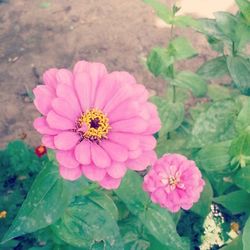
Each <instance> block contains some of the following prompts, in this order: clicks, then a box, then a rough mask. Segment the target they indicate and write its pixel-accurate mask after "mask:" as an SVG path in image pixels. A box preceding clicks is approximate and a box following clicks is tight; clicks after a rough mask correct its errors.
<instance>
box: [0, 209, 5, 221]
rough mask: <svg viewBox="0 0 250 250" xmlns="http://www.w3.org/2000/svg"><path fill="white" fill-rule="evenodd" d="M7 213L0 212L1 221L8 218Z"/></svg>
mask: <svg viewBox="0 0 250 250" xmlns="http://www.w3.org/2000/svg"><path fill="white" fill-rule="evenodd" d="M6 216H7V212H6V211H5V210H3V211H1V212H0V219H3V218H6Z"/></svg>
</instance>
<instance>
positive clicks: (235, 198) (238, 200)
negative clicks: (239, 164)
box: [213, 190, 250, 214]
mask: <svg viewBox="0 0 250 250" xmlns="http://www.w3.org/2000/svg"><path fill="white" fill-rule="evenodd" d="M213 201H214V202H215V203H218V204H220V205H222V206H223V207H225V208H226V209H228V210H229V211H230V212H231V213H232V214H239V213H244V212H248V213H249V212H250V194H249V193H247V192H245V191H244V190H239V191H234V192H231V193H229V194H226V195H222V196H219V197H216V198H213Z"/></svg>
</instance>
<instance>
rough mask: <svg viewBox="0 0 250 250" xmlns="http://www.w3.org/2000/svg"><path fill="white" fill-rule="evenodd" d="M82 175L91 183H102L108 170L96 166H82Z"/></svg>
mask: <svg viewBox="0 0 250 250" xmlns="http://www.w3.org/2000/svg"><path fill="white" fill-rule="evenodd" d="M81 170H82V173H83V174H84V175H85V176H86V177H87V178H88V179H90V180H91V181H101V180H102V179H103V178H104V176H105V175H106V170H105V169H103V168H98V167H96V166H94V165H81Z"/></svg>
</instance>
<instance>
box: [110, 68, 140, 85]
mask: <svg viewBox="0 0 250 250" xmlns="http://www.w3.org/2000/svg"><path fill="white" fill-rule="evenodd" d="M112 74H113V78H114V79H115V80H116V81H117V82H120V83H122V84H124V85H125V84H129V85H134V84H135V83H136V80H135V78H134V77H133V76H132V75H130V74H129V73H128V72H126V71H114V72H112ZM133 87H134V86H133Z"/></svg>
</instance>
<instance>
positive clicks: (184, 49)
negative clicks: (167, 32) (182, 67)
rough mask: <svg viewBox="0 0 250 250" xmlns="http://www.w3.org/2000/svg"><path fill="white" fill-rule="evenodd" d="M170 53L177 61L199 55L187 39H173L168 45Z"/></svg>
mask: <svg viewBox="0 0 250 250" xmlns="http://www.w3.org/2000/svg"><path fill="white" fill-rule="evenodd" d="M168 51H169V54H170V55H172V56H173V57H174V59H175V60H176V61H178V60H183V59H188V58H192V57H194V56H196V55H197V52H196V50H195V49H194V48H193V46H192V44H191V43H190V42H189V41H188V40H187V39H186V38H185V37H177V38H175V39H173V40H172V41H171V42H170V43H169V45H168Z"/></svg>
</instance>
